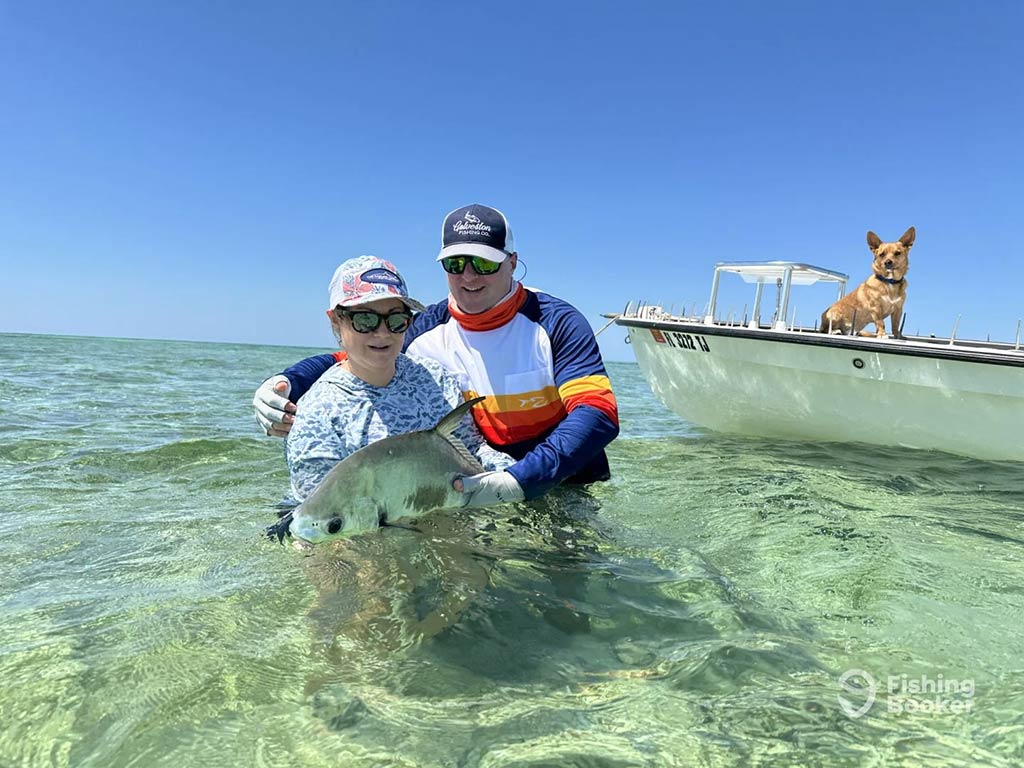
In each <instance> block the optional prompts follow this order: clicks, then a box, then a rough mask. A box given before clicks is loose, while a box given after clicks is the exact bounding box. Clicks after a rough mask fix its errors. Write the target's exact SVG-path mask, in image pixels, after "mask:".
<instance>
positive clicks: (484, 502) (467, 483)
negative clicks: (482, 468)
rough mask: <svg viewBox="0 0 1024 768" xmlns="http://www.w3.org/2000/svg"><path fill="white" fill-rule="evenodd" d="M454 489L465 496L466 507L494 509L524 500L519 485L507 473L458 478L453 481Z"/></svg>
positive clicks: (484, 473) (482, 473) (488, 473)
mask: <svg viewBox="0 0 1024 768" xmlns="http://www.w3.org/2000/svg"><path fill="white" fill-rule="evenodd" d="M452 487H453V488H454V489H455V490H456V491H461V492H462V493H464V494H465V496H464V497H463V502H464V503H463V505H462V506H464V507H492V506H494V505H495V504H505V503H507V502H510V501H522V500H523V498H524V496H523V489H522V488H521V487H520V485H519V483H518V482H517V481H516V479H515V478H514V477H512V475H510V474H509V473H508V472H505V471H501V472H481V473H480V474H479V475H470V476H468V477H457V478H455V480H453V481H452Z"/></svg>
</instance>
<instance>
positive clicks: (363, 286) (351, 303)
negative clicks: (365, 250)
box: [328, 256, 426, 312]
mask: <svg viewBox="0 0 1024 768" xmlns="http://www.w3.org/2000/svg"><path fill="white" fill-rule="evenodd" d="M328 291H329V295H330V301H331V304H330V306H331V309H333V308H334V307H338V306H341V307H355V306H358V305H360V304H368V303H369V302H371V301H377V300H378V299H401V300H402V301H403V302H405V305H406V306H407V307H408V308H409V309H411V310H412V311H413V312H422V311H423V310H424V309H426V307H424V306H423V305H422V304H421V303H420V302H418V301H416V299H413V298H411V297H410V296H409V289H408V288H406V286H405V280H403V279H402V276H401V275H400V274H399V273H398V270H397V269H396V268H395V265H394V264H392V263H391V262H390V261H386V260H384V259H379V258H377V257H376V256H357V257H356V258H354V259H349V260H348V261H346V262H344V263H343V264H342V265H341V266H339V267H338V268H337V269H336V270H334V277H332V278H331V285H330V288H329V289H328Z"/></svg>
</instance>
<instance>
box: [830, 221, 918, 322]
mask: <svg viewBox="0 0 1024 768" xmlns="http://www.w3.org/2000/svg"><path fill="white" fill-rule="evenodd" d="M916 234H917V233H916V232H914V228H913V227H911V228H910V229H908V230H907V231H906V232H904V233H903V236H902V237H901V238H900V239H899V240H897V241H896V242H895V243H883V242H882V239H881V238H880V237H879V236H878V235H876V234H875V233H874V232H868V248H870V249H871V252H872V253H873V254H875V260H874V263H873V267H874V270H875V274H873V275H872V276H871V277H869V278H868V279H867V280H865V281H864V282H863V283H861V284H860V285H858V286H857V290H855V291H853V292H852V293H848V294H846V295H845V296H843V298H841V299H840V300H839V301H837V302H836V303H835V304H833V305H832V306H831V307H829V308H828V309H826V310H825V312H824V313H823V314H822V315H821V332H822V333H844V334H850V335H853V334H858V333H859V334H860V335H861V336H870V335H871V333H870V332H864V331H863V329H864V328H865V327H866V326H867V325H868V324H870V323H874V324H875V336H877V337H878V338H885V318H887V317H891V318H892V320H891V321H890V322H891V325H892V335H893V336H895V337H896V338H897V339H898V338H902V335H901V334H900V318H902V317H903V302H904V301H905V300H906V298H907V281H906V274H907V269H908V268H909V267H910V261H909V258H908V257H909V255H910V246H912V245H913V244H914V237H915V235H916Z"/></svg>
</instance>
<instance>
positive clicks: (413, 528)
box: [380, 520, 423, 533]
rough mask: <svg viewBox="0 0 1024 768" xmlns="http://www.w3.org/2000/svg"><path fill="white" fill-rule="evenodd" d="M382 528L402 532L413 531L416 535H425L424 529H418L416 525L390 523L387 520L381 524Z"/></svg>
mask: <svg viewBox="0 0 1024 768" xmlns="http://www.w3.org/2000/svg"><path fill="white" fill-rule="evenodd" d="M380 527H381V528H397V529H399V530H401V531H413V532H415V533H423V529H422V528H417V527H416V526H415V525H408V524H406V523H389V522H387V521H386V520H385V521H384V522H382V523H381V524H380Z"/></svg>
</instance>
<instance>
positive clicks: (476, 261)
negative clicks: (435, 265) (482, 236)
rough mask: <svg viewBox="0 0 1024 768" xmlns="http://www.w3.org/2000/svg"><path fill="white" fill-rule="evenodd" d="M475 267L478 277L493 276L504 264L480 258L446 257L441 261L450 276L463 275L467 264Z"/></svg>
mask: <svg viewBox="0 0 1024 768" xmlns="http://www.w3.org/2000/svg"><path fill="white" fill-rule="evenodd" d="M467 263H469V264H472V265H473V271H474V272H476V273H477V274H478V275H493V274H494V273H495V272H497V271H498V270H499V269H501V265H502V264H503V263H504V262H501V261H491V260H490V259H484V258H482V257H480V256H445V257H444V258H443V259H441V266H442V267H444V271H445V272H447V273H448V274H449V275H461V274H462V273H463V272H465V270H466V264H467Z"/></svg>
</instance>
